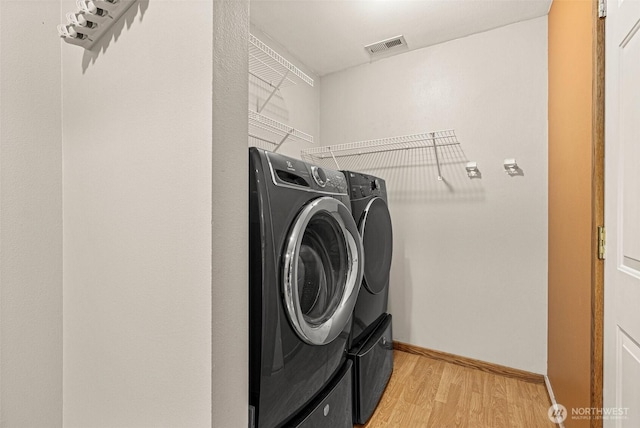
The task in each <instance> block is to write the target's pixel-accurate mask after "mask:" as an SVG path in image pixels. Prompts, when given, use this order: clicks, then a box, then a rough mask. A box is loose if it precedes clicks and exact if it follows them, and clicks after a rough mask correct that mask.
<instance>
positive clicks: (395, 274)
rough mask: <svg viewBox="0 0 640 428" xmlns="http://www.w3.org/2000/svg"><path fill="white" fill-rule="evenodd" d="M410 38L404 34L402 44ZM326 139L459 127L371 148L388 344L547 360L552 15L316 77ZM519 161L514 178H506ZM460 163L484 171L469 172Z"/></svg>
mask: <svg viewBox="0 0 640 428" xmlns="http://www.w3.org/2000/svg"><path fill="white" fill-rule="evenodd" d="M408 42H409V43H410V41H408ZM321 85H322V87H321V100H320V101H321V118H320V132H321V134H322V136H323V141H322V144H323V145H329V144H340V143H346V142H351V141H361V140H367V139H375V138H383V137H392V136H401V135H407V134H414V133H421V132H428V131H437V130H443V129H455V131H456V134H457V137H458V140H459V141H460V142H461V144H460V146H457V147H449V148H445V149H442V150H441V151H440V161H441V162H442V173H443V176H444V179H445V181H438V180H437V178H436V177H437V169H436V166H435V158H434V156H433V151H432V150H430V149H424V150H422V151H420V150H413V151H398V152H391V153H387V154H378V155H376V156H374V157H372V158H371V161H370V162H369V163H368V164H367V163H366V162H364V163H358V162H354V163H351V164H345V165H341V166H342V167H343V168H353V169H364V170H368V171H369V172H371V173H372V174H375V175H378V176H382V177H383V178H385V179H386V180H387V186H388V189H389V192H390V210H391V216H392V221H393V226H394V255H393V264H392V271H391V290H390V303H389V309H390V311H391V313H392V314H393V316H394V335H395V339H397V340H400V341H403V342H407V343H411V344H413V345H417V346H422V347H426V348H431V349H435V350H440V351H445V352H449V353H453V354H458V355H462V356H467V357H471V358H476V359H479V360H484V361H489V362H493V363H497V364H502V365H505V366H510V367H514V368H518V369H523V370H528V371H532V372H536V373H545V372H546V355H547V348H546V345H547V187H548V186H547V93H548V88H547V18H546V17H542V18H537V19H533V20H529V21H524V22H521V23H517V24H513V25H509V26H506V27H502V28H498V29H495V30H491V31H487V32H485V33H480V34H476V35H472V36H469V37H465V38H462V39H458V40H454V41H451V42H447V43H442V44H439V45H435V46H431V47H427V48H424V49H419V50H415V51H410V52H407V53H403V54H400V55H396V56H393V57H390V58H386V59H382V60H379V61H375V62H372V63H370V64H367V65H363V66H359V67H354V68H352V69H348V70H345V71H343V72H338V73H334V74H330V75H327V76H324V77H323V78H322V81H321ZM506 158H516V159H517V161H518V164H519V165H520V166H521V168H522V174H523V175H518V176H514V177H510V176H508V175H507V174H505V171H504V168H503V160H504V159H506ZM467 160H470V161H476V162H478V166H479V169H480V171H481V173H482V179H474V180H470V179H469V178H468V177H467V175H466V171H465V163H466V161H467Z"/></svg>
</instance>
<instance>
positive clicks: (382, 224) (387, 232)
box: [360, 197, 393, 294]
mask: <svg viewBox="0 0 640 428" xmlns="http://www.w3.org/2000/svg"><path fill="white" fill-rule="evenodd" d="M360 234H361V235H362V242H363V246H364V254H365V255H366V257H367V264H366V265H365V267H364V286H365V287H366V289H367V290H368V291H369V292H370V293H373V294H378V293H380V292H381V291H382V290H384V288H385V287H386V286H387V284H389V273H390V271H391V255H392V253H393V232H392V229H391V215H390V214H389V208H387V203H386V202H385V201H384V199H382V198H377V197H376V198H373V199H371V201H369V203H368V204H367V206H366V208H365V209H364V212H363V213H362V217H361V218H360Z"/></svg>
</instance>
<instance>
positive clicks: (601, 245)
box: [598, 226, 607, 260]
mask: <svg viewBox="0 0 640 428" xmlns="http://www.w3.org/2000/svg"><path fill="white" fill-rule="evenodd" d="M606 245H607V231H606V230H605V229H604V226H598V259H600V260H604V251H605V246H606Z"/></svg>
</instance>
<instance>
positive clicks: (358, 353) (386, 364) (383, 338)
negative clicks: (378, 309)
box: [348, 314, 393, 424]
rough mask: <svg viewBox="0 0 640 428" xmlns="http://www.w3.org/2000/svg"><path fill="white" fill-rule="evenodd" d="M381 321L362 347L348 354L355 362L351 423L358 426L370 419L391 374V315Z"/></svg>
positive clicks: (383, 317)
mask: <svg viewBox="0 0 640 428" xmlns="http://www.w3.org/2000/svg"><path fill="white" fill-rule="evenodd" d="M381 318H382V319H381V320H379V322H378V323H377V327H376V329H375V330H374V331H373V333H371V335H370V336H369V338H368V339H367V340H366V341H365V342H364V343H363V344H362V346H360V347H358V348H354V349H352V350H351V352H349V354H348V356H349V359H351V360H352V361H353V362H354V371H353V372H354V382H353V383H354V388H353V392H354V394H353V421H354V423H358V424H364V423H366V422H367V421H368V420H369V418H370V417H371V415H372V414H373V412H374V410H375V409H376V407H377V405H378V403H379V402H380V398H382V394H383V393H384V390H385V388H386V386H387V384H388V383H389V378H390V377H391V373H392V372H393V339H392V331H391V315H390V314H385V315H383V316H382V317H381Z"/></svg>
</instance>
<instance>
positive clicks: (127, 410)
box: [59, 0, 248, 428]
mask: <svg viewBox="0 0 640 428" xmlns="http://www.w3.org/2000/svg"><path fill="white" fill-rule="evenodd" d="M74 9H75V4H74V2H73V1H66V0H65V1H63V3H62V12H63V13H64V12H66V11H68V10H74ZM59 19H60V18H59ZM247 31H248V6H247V2H244V1H231V2H229V1H219V2H218V1H216V2H210V1H206V0H198V1H188V2H181V1H160V2H153V1H151V2H149V1H139V2H137V3H136V4H135V5H134V6H133V7H132V8H131V9H130V10H129V11H128V12H127V13H126V14H125V17H124V20H121V21H119V22H118V23H117V24H116V25H115V26H114V29H112V30H110V32H109V33H108V34H107V35H106V36H105V39H104V40H101V41H100V42H99V43H98V46H97V47H96V48H94V49H93V50H92V51H91V52H88V51H85V50H83V49H81V48H79V47H77V46H71V45H63V48H62V69H63V113H64V115H63V135H64V225H65V228H64V425H65V427H67V428H73V427H80V428H84V427H89V426H90V427H94V428H99V427H142V426H149V427H160V426H162V427H193V428H197V427H211V426H229V427H231V426H246V425H247V422H246V419H247V401H248V386H247V385H248V384H247V341H248V339H247V333H246V326H247V321H246V319H247V300H248V299H247V297H246V295H247V281H246V276H247V266H246V263H247V261H246V260H247V256H246V254H247V251H246V245H247V244H246V243H247V238H246V231H245V229H246V227H247V221H246V218H247V215H248V214H247V212H248V210H247V208H246V203H247V202H246V200H247V198H246V187H247V184H246V180H247V175H248V174H247V171H246V168H247V151H246V145H245V141H246V99H247V91H246V73H244V70H246V43H247V40H246V32H247ZM220 32H223V33H222V35H226V36H225V37H228V40H225V38H224V37H223V38H221V39H218V37H220V36H221V34H220ZM219 42H220V43H219ZM239 58H240V59H239ZM214 64H215V67H214ZM225 66H228V67H225ZM221 100H224V103H222V104H223V105H221ZM238 108H240V109H241V110H243V114H240V115H239V114H238V113H237V112H238ZM240 134H241V135H242V137H243V138H242V140H241V141H240V140H238V135H240Z"/></svg>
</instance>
